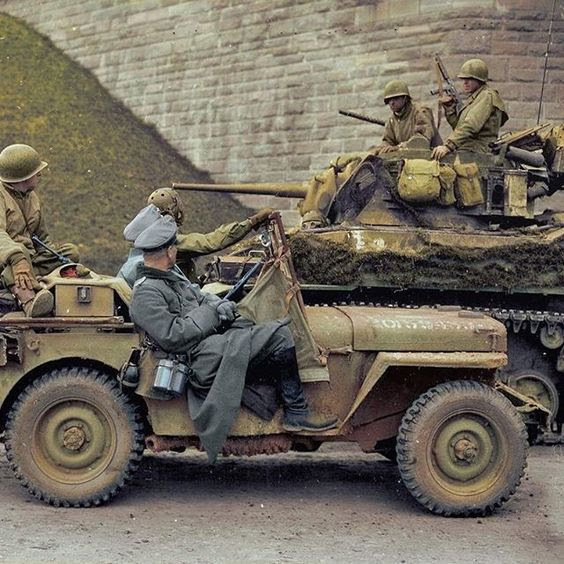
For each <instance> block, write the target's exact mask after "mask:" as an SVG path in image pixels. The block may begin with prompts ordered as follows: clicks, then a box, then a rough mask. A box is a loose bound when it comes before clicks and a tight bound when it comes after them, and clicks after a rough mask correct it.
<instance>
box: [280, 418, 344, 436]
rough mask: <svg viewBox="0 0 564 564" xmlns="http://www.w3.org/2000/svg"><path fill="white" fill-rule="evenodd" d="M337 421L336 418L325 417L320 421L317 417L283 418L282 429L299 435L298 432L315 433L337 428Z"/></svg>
mask: <svg viewBox="0 0 564 564" xmlns="http://www.w3.org/2000/svg"><path fill="white" fill-rule="evenodd" d="M338 421H339V419H338V418H337V417H327V418H325V419H321V418H319V417H312V418H311V419H310V417H309V416H308V417H304V418H292V417H291V416H290V417H288V416H286V417H284V422H283V423H282V429H284V431H288V432H289V433H299V432H300V431H306V432H310V433H311V432H315V431H329V430H330V429H334V428H335V427H336V426H337V423H338Z"/></svg>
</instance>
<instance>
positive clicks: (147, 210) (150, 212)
mask: <svg viewBox="0 0 564 564" xmlns="http://www.w3.org/2000/svg"><path fill="white" fill-rule="evenodd" d="M159 217H161V212H160V210H159V208H157V206H155V205H154V204H149V205H148V206H145V207H144V208H143V209H142V210H141V211H140V212H139V213H138V214H137V215H136V216H135V217H134V218H133V219H132V220H131V221H130V222H129V223H128V224H127V226H126V228H125V229H124V230H123V236H124V237H125V240H126V241H129V242H130V243H133V241H135V239H137V237H139V235H141V233H143V231H145V229H147V227H149V225H151V224H153V223H155V221H157V219H159Z"/></svg>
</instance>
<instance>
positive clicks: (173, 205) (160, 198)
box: [147, 188, 184, 226]
mask: <svg viewBox="0 0 564 564" xmlns="http://www.w3.org/2000/svg"><path fill="white" fill-rule="evenodd" d="M147 203H148V204H154V205H155V206H157V208H159V209H160V210H161V212H162V213H163V214H168V215H171V216H172V217H173V218H174V221H176V225H178V226H180V225H182V222H183V221H184V204H183V203H182V200H181V199H180V196H179V195H178V193H177V192H176V190H173V189H172V188H158V189H157V190H155V191H154V192H153V193H152V194H151V195H150V196H149V198H148V199H147Z"/></svg>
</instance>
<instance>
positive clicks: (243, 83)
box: [0, 0, 564, 181]
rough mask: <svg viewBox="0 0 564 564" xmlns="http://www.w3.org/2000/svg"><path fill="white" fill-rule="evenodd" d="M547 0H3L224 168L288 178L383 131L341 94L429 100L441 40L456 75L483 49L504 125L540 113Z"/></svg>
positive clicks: (556, 41) (553, 64) (557, 51)
mask: <svg viewBox="0 0 564 564" xmlns="http://www.w3.org/2000/svg"><path fill="white" fill-rule="evenodd" d="M553 1H554V0H535V2H529V1H527V0H450V1H448V0H393V1H392V0H381V1H370V0H341V1H339V2H336V1H331V0H310V1H307V0H255V1H249V0H191V1H181V0H137V1H134V0H0V10H3V11H5V12H7V13H10V14H12V15H15V16H19V17H21V18H23V19H25V20H26V21H27V22H29V23H30V24H32V25H34V26H35V27H36V29H38V30H39V31H40V32H42V33H44V34H45V35H47V36H48V37H50V38H51V39H52V40H53V42H54V43H55V44H56V45H57V46H59V47H60V48H61V49H63V50H64V51H65V52H66V53H67V54H68V55H70V56H71V57H72V58H74V59H75V60H77V61H79V62H80V63H81V64H83V65H84V66H85V67H87V68H88V69H91V70H92V71H93V72H94V73H95V75H96V76H97V77H98V78H99V80H100V82H101V83H102V84H103V85H104V86H105V87H106V88H107V89H108V90H109V91H110V92H111V93H112V94H113V95H114V96H116V97H117V98H119V99H120V100H122V101H123V102H124V103H125V104H126V105H127V106H128V107H129V108H131V110H132V111H133V112H134V113H135V114H136V115H138V116H140V117H141V118H143V119H144V120H146V121H147V122H150V123H153V124H155V125H156V126H157V128H158V129H159V130H160V132H161V133H162V134H163V135H164V137H165V138H166V139H167V140H168V141H170V143H171V144H172V145H173V146H175V147H176V148H177V149H178V150H179V151H180V152H181V153H183V154H185V155H186V156H187V157H188V158H189V159H190V160H191V161H192V162H193V163H195V164H196V165H197V166H199V167H201V168H204V169H207V170H209V171H210V172H211V173H212V175H213V176H214V178H215V179H216V181H259V180H281V181H284V180H287V181H294V180H303V179H306V178H308V177H309V175H310V173H311V171H314V170H317V169H320V168H323V167H325V166H326V164H327V163H328V162H329V161H330V160H331V158H333V156H334V155H335V154H338V153H342V152H351V151H356V150H362V149H365V148H367V147H368V146H369V145H371V144H374V143H375V142H377V141H378V139H379V136H380V131H381V130H380V129H379V127H378V126H373V125H370V124H366V123H362V122H358V121H356V120H352V119H350V118H345V117H342V116H339V115H338V114H337V110H338V109H340V108H347V109H354V110H357V111H360V112H364V113H368V114H371V115H373V116H375V117H380V118H386V117H387V109H386V107H385V106H383V104H382V102H381V92H382V89H383V86H384V84H385V83H386V82H387V81H388V80H390V79H391V78H394V77H401V78H404V79H406V80H407V81H408V82H409V84H410V87H411V89H412V93H413V94H414V95H415V96H416V97H419V98H421V99H423V100H425V101H427V102H429V103H432V104H433V107H434V108H435V107H436V106H435V102H434V101H433V100H432V97H431V96H430V95H429V89H430V88H433V87H434V75H433V72H432V67H431V56H432V54H433V53H435V52H439V53H440V54H441V55H442V57H443V61H444V62H445V63H446V65H447V67H448V69H449V71H450V72H451V74H452V75H453V76H455V74H456V72H457V70H458V68H459V65H460V64H461V62H462V61H463V60H464V59H466V58H468V57H474V56H480V57H482V58H484V59H485V60H486V61H487V63H488V64H489V66H490V74H491V76H492V78H493V84H494V85H495V87H497V88H498V89H499V91H500V92H501V94H502V96H503V97H504V98H505V99H506V101H507V102H508V107H509V114H510V116H511V119H510V121H509V123H508V124H507V125H508V128H510V129H518V128H522V127H526V126H530V125H534V124H535V123H536V121H537V113H538V110H539V97H540V92H541V82H542V77H543V71H544V64H545V56H544V54H545V51H546V47H547V40H548V35H549V34H548V30H549V26H550V20H551V13H552V7H553ZM563 11H564V8H563V4H562V2H561V1H560V0H556V12H555V17H554V21H553V24H552V45H551V52H550V58H549V60H548V65H547V72H546V85H545V88H544V104H543V106H542V109H541V121H548V120H561V121H562V120H564V110H563V102H564V20H563ZM443 127H444V126H443ZM446 132H447V129H444V131H443V133H446ZM132 143H134V140H132Z"/></svg>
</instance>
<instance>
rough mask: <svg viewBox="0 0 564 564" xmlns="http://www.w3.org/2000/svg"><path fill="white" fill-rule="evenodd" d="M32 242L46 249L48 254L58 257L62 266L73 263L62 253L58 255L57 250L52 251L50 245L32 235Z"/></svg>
mask: <svg viewBox="0 0 564 564" xmlns="http://www.w3.org/2000/svg"><path fill="white" fill-rule="evenodd" d="M31 240H32V241H33V242H34V243H35V244H36V245H39V246H40V247H42V248H43V249H45V250H46V251H47V252H48V253H50V254H52V255H53V256H54V257H56V258H57V259H58V260H59V261H60V262H61V263H62V264H70V263H71V262H72V261H71V260H70V259H69V258H67V257H65V256H63V255H62V254H61V253H58V252H57V251H56V250H55V249H52V248H51V247H50V246H49V245H47V244H46V243H44V242H43V241H42V240H41V239H40V238H39V237H38V236H37V235H32V236H31Z"/></svg>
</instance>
